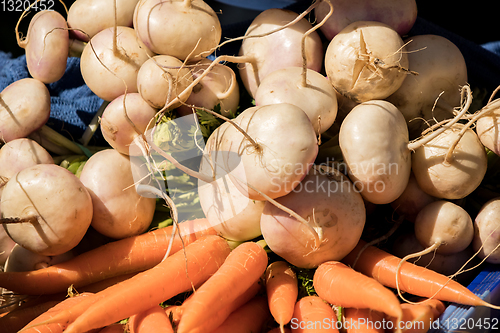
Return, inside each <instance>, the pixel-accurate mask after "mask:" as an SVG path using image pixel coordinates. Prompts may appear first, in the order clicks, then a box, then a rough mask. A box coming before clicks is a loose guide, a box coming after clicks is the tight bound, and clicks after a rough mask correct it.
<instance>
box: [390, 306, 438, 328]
mask: <svg viewBox="0 0 500 333" xmlns="http://www.w3.org/2000/svg"><path fill="white" fill-rule="evenodd" d="M401 308H402V309H403V320H402V321H401V332H402V333H426V332H427V331H428V330H429V328H430V327H431V323H432V322H433V321H434V315H433V310H432V308H431V307H430V306H429V305H425V304H409V303H403V304H401ZM387 319H388V320H389V321H390V322H392V324H390V323H388V324H387V328H388V330H387V331H389V332H395V328H396V327H397V326H396V325H397V323H395V322H394V321H393V318H387ZM391 328H392V329H391Z"/></svg>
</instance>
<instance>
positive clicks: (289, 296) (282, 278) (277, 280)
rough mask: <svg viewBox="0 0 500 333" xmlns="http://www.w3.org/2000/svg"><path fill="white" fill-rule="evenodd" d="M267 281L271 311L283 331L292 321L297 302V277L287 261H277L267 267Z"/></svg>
mask: <svg viewBox="0 0 500 333" xmlns="http://www.w3.org/2000/svg"><path fill="white" fill-rule="evenodd" d="M265 279H266V280H265V281H266V292H267V300H268V303H269V310H270V311H271V314H272V315H273V318H274V320H275V321H276V322H277V323H278V324H279V325H280V327H281V329H283V326H284V325H286V324H288V323H289V322H290V320H292V316H293V310H294V307H295V303H296V302H297V296H298V294H299V288H298V284H297V283H298V282H297V275H296V274H295V272H294V271H293V269H292V268H291V267H290V265H289V264H288V263H287V262H286V261H275V262H273V263H272V264H270V265H269V266H268V267H267V270H266V277H265Z"/></svg>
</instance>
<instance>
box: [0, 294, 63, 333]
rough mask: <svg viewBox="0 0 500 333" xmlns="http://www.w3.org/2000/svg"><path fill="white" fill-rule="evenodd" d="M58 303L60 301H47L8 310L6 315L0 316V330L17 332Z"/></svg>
mask: <svg viewBox="0 0 500 333" xmlns="http://www.w3.org/2000/svg"><path fill="white" fill-rule="evenodd" d="M58 303H59V301H47V302H44V303H41V304H36V305H34V306H28V307H23V308H20V309H16V310H12V311H10V312H8V313H6V314H5V315H4V316H2V317H0V332H2V333H16V332H18V331H19V330H20V329H21V328H23V327H24V326H26V325H27V324H28V323H29V322H30V321H32V320H34V319H35V318H36V317H38V316H40V315H41V314H42V313H44V312H46V311H48V310H49V309H50V308H52V307H53V306H55V305H57V304H58Z"/></svg>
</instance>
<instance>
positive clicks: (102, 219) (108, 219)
mask: <svg viewBox="0 0 500 333" xmlns="http://www.w3.org/2000/svg"><path fill="white" fill-rule="evenodd" d="M80 180H81V181H82V183H83V184H84V185H85V187H86V188H87V189H88V191H89V193H90V195H91V197H92V203H93V217H92V224H91V225H92V227H93V228H94V229H96V230H97V231H98V232H100V233H101V234H103V235H105V236H108V237H111V238H115V239H118V238H125V237H129V236H133V235H137V234H140V233H142V232H144V231H146V229H147V228H148V227H149V225H150V224H151V221H152V219H153V214H154V211H155V207H156V200H155V198H146V197H143V196H141V195H139V194H138V193H137V191H136V189H135V187H134V178H133V175H132V165H131V162H130V158H129V157H128V156H126V155H123V154H120V153H119V152H118V151H117V150H115V149H105V150H101V151H99V152H97V153H95V154H94V155H92V156H91V157H90V158H89V159H88V161H87V162H86V163H85V166H84V167H83V170H82V173H81V175H80ZM103 184H105V185H103Z"/></svg>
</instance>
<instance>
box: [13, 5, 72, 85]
mask: <svg viewBox="0 0 500 333" xmlns="http://www.w3.org/2000/svg"><path fill="white" fill-rule="evenodd" d="M16 34H17V28H16ZM18 44H19V46H20V47H22V48H24V49H25V50H26V63H27V66H28V71H29V73H30V74H31V76H32V77H33V78H35V79H37V80H40V81H42V82H43V83H52V82H56V81H57V80H59V79H60V78H61V77H62V76H63V74H64V72H65V71H66V62H67V59H68V51H69V32H68V25H67V24H66V19H65V18H64V17H63V16H62V15H61V14H60V13H59V12H57V11H54V10H43V11H40V12H38V13H36V14H35V16H33V18H32V19H31V22H30V25H29V28H28V33H27V36H26V39H24V40H20V39H19V37H18Z"/></svg>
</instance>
